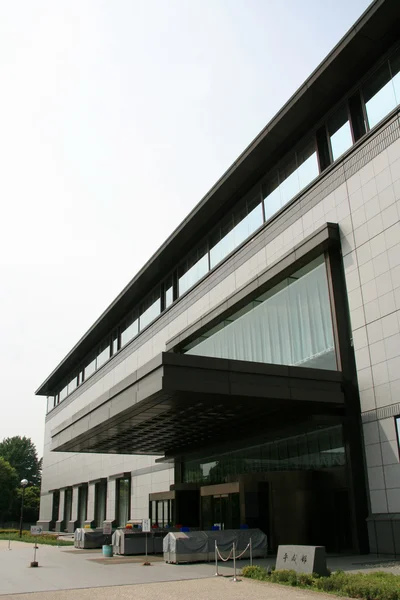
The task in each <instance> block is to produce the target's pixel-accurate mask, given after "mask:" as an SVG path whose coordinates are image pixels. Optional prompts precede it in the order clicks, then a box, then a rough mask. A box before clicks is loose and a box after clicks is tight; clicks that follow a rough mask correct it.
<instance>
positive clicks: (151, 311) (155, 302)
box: [139, 289, 161, 331]
mask: <svg viewBox="0 0 400 600" xmlns="http://www.w3.org/2000/svg"><path fill="white" fill-rule="evenodd" d="M160 313H161V298H160V290H159V289H157V290H156V291H155V292H153V293H152V294H149V296H148V297H147V298H146V300H145V301H144V302H143V304H142V306H141V308H140V317H139V329H140V331H142V329H144V328H145V327H146V326H147V325H149V323H151V322H152V321H154V319H155V318H156V317H158V315H159V314H160Z"/></svg>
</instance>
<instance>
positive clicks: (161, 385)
mask: <svg viewBox="0 0 400 600" xmlns="http://www.w3.org/2000/svg"><path fill="white" fill-rule="evenodd" d="M343 413H344V394H343V390H342V374H341V373H340V372H337V371H325V370H322V369H310V368H305V367H288V366H282V365H269V364H262V363H254V362H246V361H237V360H228V359H220V358H208V357H203V356H190V355H187V354H186V355H183V354H173V353H161V354H160V355H159V356H157V357H156V358H155V359H153V360H152V361H150V362H149V363H148V364H147V365H145V366H144V367H142V368H141V369H139V370H138V371H136V372H135V373H134V374H133V375H131V376H130V377H128V378H126V380H125V381H123V382H121V383H119V384H118V385H117V386H115V388H114V389H111V390H110V392H109V393H107V394H106V395H105V396H104V397H101V398H99V399H97V400H96V401H95V402H93V403H92V404H89V405H88V406H87V407H85V408H84V409H82V410H80V411H79V412H78V413H76V414H75V415H73V416H72V417H71V418H70V419H68V420H67V421H65V422H64V423H61V424H60V425H59V426H58V427H57V428H55V429H54V430H53V431H52V450H53V451H59V452H98V453H112V454H154V455H163V454H165V455H169V456H177V455H179V454H182V453H183V452H187V451H191V450H193V449H199V448H201V447H204V446H208V445H209V444H210V443H215V442H224V441H229V440H233V439H235V440H238V439H240V438H241V437H244V436H248V435H249V433H254V434H256V433H258V432H261V431H262V432H268V430H269V429H273V428H274V427H276V426H277V425H278V424H280V425H283V424H284V423H286V422H288V421H291V420H293V419H296V416H297V415H298V417H299V418H300V417H301V418H302V419H304V418H307V416H308V415H309V416H310V417H311V416H312V415H326V414H331V415H340V414H343Z"/></svg>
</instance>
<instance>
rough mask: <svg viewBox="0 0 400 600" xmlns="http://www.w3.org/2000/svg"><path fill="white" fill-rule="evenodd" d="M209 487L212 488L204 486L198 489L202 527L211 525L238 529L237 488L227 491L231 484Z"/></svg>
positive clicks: (238, 504) (209, 527)
mask: <svg viewBox="0 0 400 600" xmlns="http://www.w3.org/2000/svg"><path fill="white" fill-rule="evenodd" d="M234 487H236V485H235V486H234ZM210 488H212V489H207V487H205V488H202V489H201V490H200V493H201V505H200V507H201V527H202V529H206V530H208V529H212V527H219V528H220V529H238V528H239V527H240V500H239V490H237V491H234V492H232V491H228V490H230V488H232V486H231V485H220V486H218V485H217V486H210ZM218 488H220V489H218Z"/></svg>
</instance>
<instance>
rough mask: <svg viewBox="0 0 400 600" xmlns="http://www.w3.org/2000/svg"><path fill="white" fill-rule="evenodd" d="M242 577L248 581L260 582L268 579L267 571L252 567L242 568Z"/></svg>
mask: <svg viewBox="0 0 400 600" xmlns="http://www.w3.org/2000/svg"><path fill="white" fill-rule="evenodd" d="M242 575H243V577H249V578H250V579H258V580H260V581H265V580H266V579H268V578H269V576H268V571H267V570H266V569H264V568H263V567H258V566H255V565H254V566H252V567H250V566H249V567H244V568H243V569H242Z"/></svg>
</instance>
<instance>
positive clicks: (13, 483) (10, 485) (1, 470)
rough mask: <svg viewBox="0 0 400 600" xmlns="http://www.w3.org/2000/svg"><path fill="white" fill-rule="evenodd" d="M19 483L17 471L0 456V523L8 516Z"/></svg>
mask: <svg viewBox="0 0 400 600" xmlns="http://www.w3.org/2000/svg"><path fill="white" fill-rule="evenodd" d="M17 483H18V477H17V473H16V471H15V469H13V468H12V466H11V465H10V463H9V462H7V461H6V460H5V459H4V458H2V457H1V456H0V492H1V493H0V521H2V522H4V519H5V518H6V516H7V515H8V513H9V511H10V508H11V504H12V502H13V499H14V498H15V491H16V487H17Z"/></svg>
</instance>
